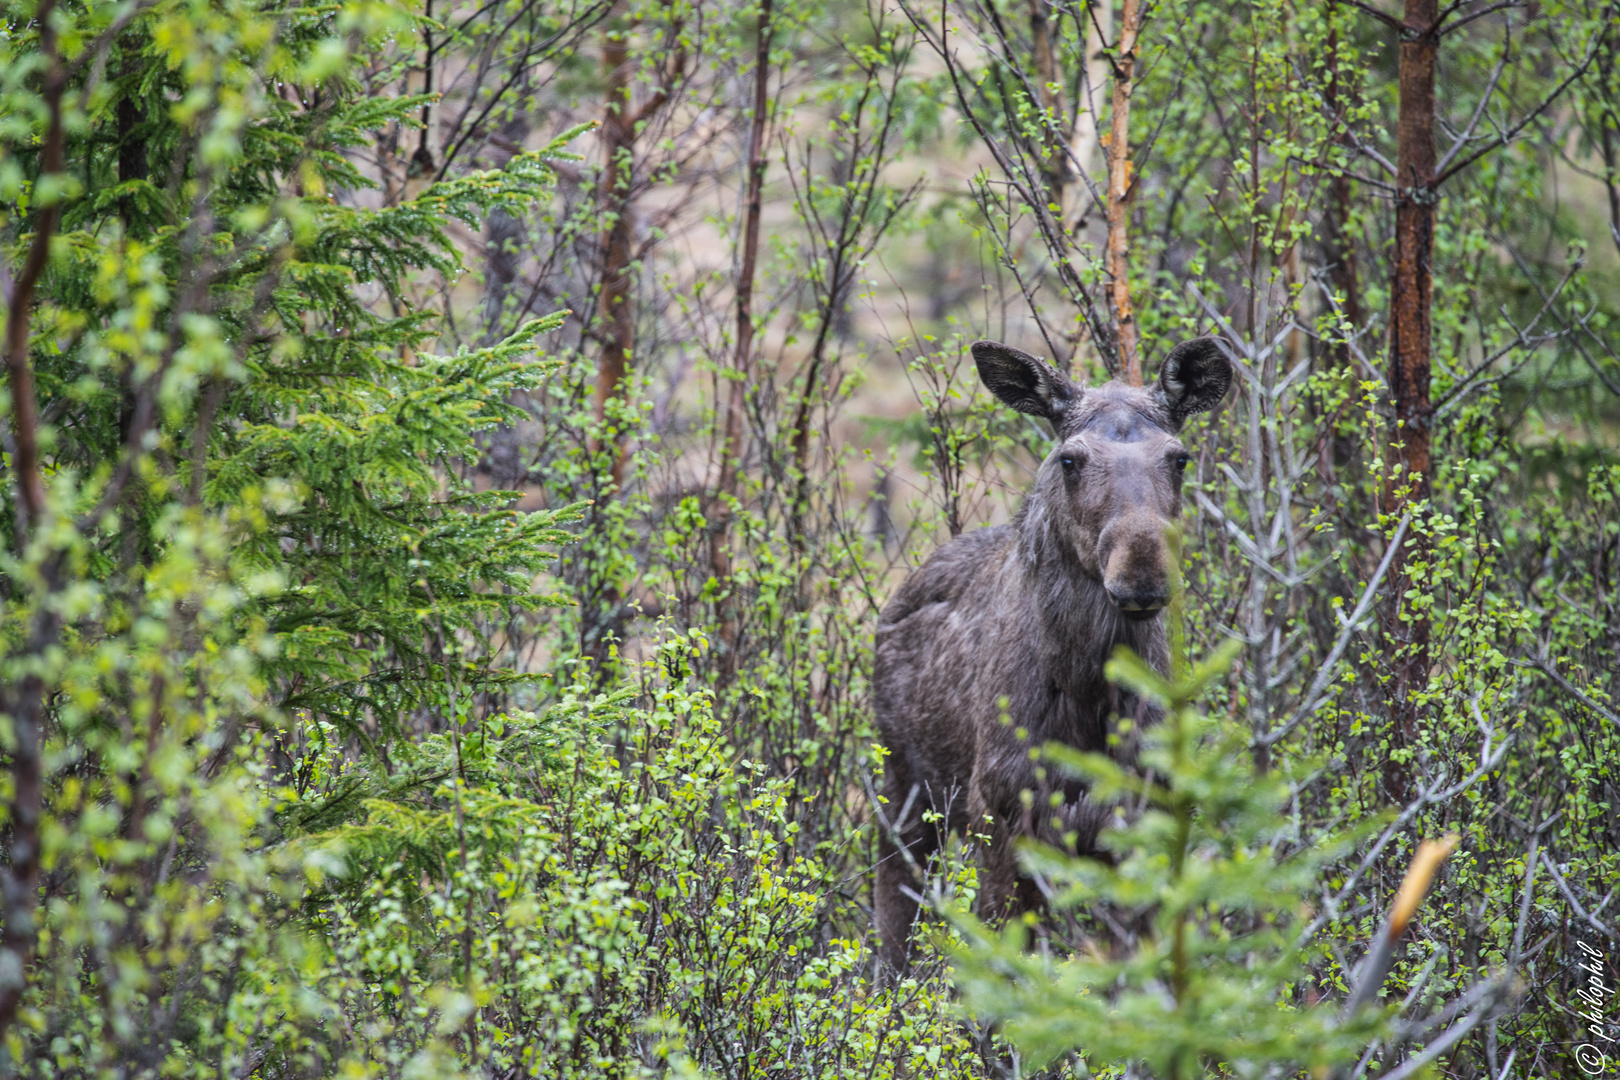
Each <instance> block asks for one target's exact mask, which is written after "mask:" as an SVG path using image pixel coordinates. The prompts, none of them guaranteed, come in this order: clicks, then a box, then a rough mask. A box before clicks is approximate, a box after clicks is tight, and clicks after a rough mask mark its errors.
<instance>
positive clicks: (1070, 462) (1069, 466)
mask: <svg viewBox="0 0 1620 1080" xmlns="http://www.w3.org/2000/svg"><path fill="white" fill-rule="evenodd" d="M1058 464H1060V465H1062V466H1063V471H1064V472H1066V473H1072V472H1074V458H1072V457H1070V456H1069V455H1068V454H1064V455H1063V456H1062V457H1060V458H1058Z"/></svg>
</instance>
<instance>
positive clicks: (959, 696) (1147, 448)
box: [873, 339, 1231, 970]
mask: <svg viewBox="0 0 1620 1080" xmlns="http://www.w3.org/2000/svg"><path fill="white" fill-rule="evenodd" d="M973 356H974V360H975V361H976V362H977V364H978V368H979V374H980V377H981V378H982V379H983V380H984V383H985V385H986V386H987V387H989V388H990V390H991V391H992V392H993V393H995V394H996V396H997V397H999V398H1001V400H1002V401H1004V402H1006V403H1007V404H1008V405H1011V406H1012V407H1013V408H1015V409H1018V410H1019V411H1021V412H1027V413H1032V414H1034V415H1037V416H1044V417H1046V418H1047V419H1048V420H1050V421H1051V422H1052V426H1053V428H1054V430H1055V432H1056V435H1057V438H1056V441H1055V445H1054V446H1053V449H1052V452H1051V453H1050V454H1049V455H1048V456H1047V458H1046V460H1045V461H1044V462H1043V463H1042V464H1041V467H1040V469H1039V472H1038V473H1037V475H1036V478H1035V483H1034V484H1033V486H1032V487H1031V489H1030V491H1029V493H1028V495H1027V496H1026V498H1025V500H1024V504H1023V506H1022V507H1021V508H1020V510H1019V512H1018V515H1017V517H1016V518H1015V519H1014V521H1013V522H1012V523H1011V524H1008V525H1002V526H998V527H996V528H990V529H982V530H979V531H977V532H971V533H966V534H964V535H962V536H960V537H958V538H956V539H955V540H953V541H952V542H951V543H949V544H947V545H945V546H944V547H943V548H940V549H939V550H938V551H936V552H935V553H934V555H933V557H932V558H930V559H929V560H928V562H927V563H926V564H925V565H924V566H923V567H922V569H920V570H918V571H917V572H916V573H914V574H912V575H911V577H910V578H909V579H907V581H906V582H905V584H904V585H902V586H901V587H900V590H899V591H898V592H897V593H896V594H895V596H894V598H893V599H892V600H890V601H889V604H888V606H887V607H885V608H884V610H883V614H882V616H881V617H880V619H879V621H878V630H877V657H876V665H875V671H874V676H873V680H874V703H875V711H876V713H877V722H878V728H879V730H880V731H881V733H882V736H883V741H884V743H885V745H886V746H887V747H888V749H889V758H888V763H887V771H886V780H885V796H886V798H887V800H888V802H887V805H886V806H885V808H884V810H885V815H884V816H885V817H886V818H887V819H888V821H889V822H890V824H891V826H892V827H893V828H894V829H895V830H896V831H897V832H898V833H899V835H900V837H901V839H902V843H903V844H904V847H905V849H906V850H905V852H902V851H901V850H900V847H899V846H898V845H897V844H896V843H895V842H894V838H893V837H892V836H891V835H889V833H888V831H887V830H884V832H883V836H882V839H881V841H880V848H881V860H880V862H879V863H878V868H877V881H876V887H875V890H874V898H873V899H874V907H875V910H876V918H877V929H878V933H879V935H880V936H881V937H882V939H883V955H884V958H885V961H886V963H887V965H888V966H889V968H890V969H891V970H900V969H902V968H903V967H904V966H905V963H906V956H907V944H906V943H907V940H908V938H909V936H910V931H911V926H912V923H913V921H914V920H915V918H916V914H917V901H916V899H915V898H914V896H912V895H907V894H908V892H914V890H915V889H916V888H917V886H918V878H917V877H916V869H914V868H920V867H922V866H923V865H924V864H925V863H926V862H927V860H928V857H929V856H930V855H931V854H933V853H934V851H936V850H937V849H938V847H939V845H940V842H941V841H942V839H943V835H944V830H945V829H947V828H948V829H950V830H954V831H958V832H960V831H962V830H963V829H965V828H966V827H967V826H968V825H969V823H970V822H971V823H973V824H974V828H975V831H979V830H980V829H981V828H983V827H984V825H983V823H984V821H985V819H986V817H987V816H988V818H989V824H988V831H989V833H990V842H989V844H988V845H987V847H986V849H985V851H984V865H983V872H982V877H981V881H980V887H981V893H980V897H981V899H980V912H981V914H982V915H984V916H985V917H987V918H992V919H995V918H1001V917H1005V916H1006V915H1009V914H1012V913H1014V912H1016V911H1018V910H1027V909H1028V907H1029V906H1030V905H1031V904H1032V903H1033V902H1034V899H1035V897H1034V895H1033V891H1032V889H1031V887H1030V883H1029V882H1028V881H1023V880H1020V879H1019V877H1018V874H1017V864H1016V859H1015V852H1014V841H1015V839H1016V838H1017V837H1018V836H1020V835H1026V836H1036V837H1039V838H1040V839H1043V840H1045V841H1047V842H1052V843H1061V842H1062V838H1064V837H1065V835H1066V834H1067V835H1072V837H1073V841H1072V842H1073V844H1074V846H1075V848H1076V849H1078V850H1079V851H1080V852H1082V853H1090V852H1093V851H1095V849H1096V839H1097V834H1098V832H1099V831H1100V829H1101V828H1102V825H1103V823H1104V820H1105V816H1106V814H1107V811H1106V810H1105V809H1104V808H1103V807H1101V806H1099V805H1097V804H1096V803H1094V802H1091V801H1089V800H1088V799H1087V798H1086V795H1085V791H1084V788H1083V786H1082V785H1080V784H1079V783H1078V782H1076V781H1073V780H1068V779H1061V778H1055V777H1048V778H1047V779H1046V780H1045V781H1040V780H1038V776H1037V771H1036V765H1035V763H1034V762H1033V761H1031V759H1030V750H1031V748H1032V747H1039V746H1042V745H1044V744H1045V743H1047V742H1059V743H1064V744H1066V745H1068V746H1072V747H1074V748H1076V749H1079V750H1083V751H1107V752H1110V753H1113V754H1114V755H1115V756H1116V757H1119V758H1120V759H1121V760H1130V759H1131V758H1132V757H1134V745H1135V740H1134V737H1132V733H1133V732H1134V731H1135V730H1136V729H1137V728H1138V727H1139V726H1140V725H1141V724H1142V723H1146V722H1148V721H1150V719H1151V717H1150V715H1149V713H1148V712H1147V710H1145V709H1144V708H1142V707H1141V706H1140V705H1139V704H1138V703H1136V702H1134V701H1132V700H1130V699H1129V698H1127V697H1124V696H1122V695H1121V694H1119V692H1118V691H1116V690H1115V689H1114V688H1113V687H1112V686H1110V684H1109V683H1108V681H1107V680H1106V679H1105V678H1104V677H1103V665H1104V664H1105V663H1106V662H1107V660H1108V658H1109V656H1110V655H1112V653H1113V652H1114V650H1115V648H1117V647H1118V646H1120V645H1125V646H1128V647H1129V648H1131V649H1133V650H1135V651H1136V652H1137V653H1138V654H1140V655H1141V656H1143V657H1144V658H1146V659H1147V660H1148V661H1149V662H1150V663H1152V664H1153V665H1154V666H1155V667H1158V668H1160V669H1161V670H1162V669H1163V668H1164V666H1165V663H1166V659H1167V653H1166V645H1165V634H1164V626H1163V620H1162V619H1161V618H1159V614H1158V613H1159V609H1161V608H1162V607H1163V606H1164V604H1165V603H1166V601H1167V600H1168V597H1169V577H1168V571H1167V566H1166V557H1167V556H1166V547H1165V531H1166V528H1167V526H1168V525H1169V524H1170V523H1171V522H1172V521H1173V520H1174V519H1175V518H1176V516H1177V515H1178V514H1179V513H1180V501H1181V467H1182V466H1183V465H1184V464H1185V462H1186V452H1185V450H1184V448H1183V447H1182V445H1181V441H1180V440H1179V439H1178V438H1177V437H1176V433H1177V432H1178V431H1179V430H1180V428H1181V425H1182V423H1183V421H1185V420H1186V418H1187V417H1188V416H1190V415H1191V414H1193V413H1195V412H1200V411H1203V410H1205V409H1208V408H1211V407H1212V406H1214V405H1216V404H1218V403H1219V402H1220V400H1221V398H1222V397H1224V396H1225V393H1226V389H1227V385H1228V384H1229V383H1230V381H1231V366H1230V364H1229V363H1228V361H1227V360H1226V358H1225V356H1224V355H1223V354H1222V353H1221V351H1220V348H1219V346H1217V345H1216V344H1215V343H1214V342H1213V341H1211V340H1209V339H1200V340H1198V341H1192V342H1187V343H1185V344H1183V345H1180V346H1178V347H1177V348H1176V349H1174V350H1172V352H1171V353H1170V355H1169V356H1168V357H1166V358H1165V362H1164V363H1163V364H1162V365H1160V373H1159V383H1158V385H1157V386H1156V387H1154V388H1152V389H1145V388H1141V387H1130V386H1126V385H1124V384H1123V383H1119V382H1110V383H1107V384H1105V385H1103V386H1099V387H1095V388H1092V389H1082V388H1081V387H1079V386H1077V385H1076V384H1075V383H1073V382H1072V381H1071V380H1069V379H1068V378H1067V377H1066V376H1064V375H1062V374H1061V373H1059V372H1058V371H1057V370H1055V369H1054V368H1052V367H1051V366H1050V365H1049V364H1047V363H1046V362H1045V361H1042V360H1038V359H1036V358H1035V357H1032V356H1029V355H1028V354H1026V353H1022V352H1019V351H1018V350H1016V349H1012V348H1009V347H1008V346H1005V345H1000V344H997V343H995V342H988V341H981V342H977V343H976V344H975V345H974V346H973ZM1065 462H1067V464H1065ZM1119 715H1127V716H1130V717H1131V718H1132V720H1133V723H1132V724H1130V725H1124V728H1122V729H1120V730H1119V732H1118V733H1119V734H1120V735H1121V738H1119V739H1116V740H1115V744H1114V745H1113V746H1110V745H1109V738H1108V735H1109V723H1110V718H1111V717H1114V716H1119ZM1003 717H1005V718H1006V721H1007V722H1003ZM1125 729H1128V730H1125ZM1026 791H1027V792H1030V793H1031V795H1032V797H1033V801H1032V802H1031V803H1030V804H1029V805H1030V806H1031V807H1033V808H1034V809H1026V807H1025V798H1027V797H1026V796H1024V794H1023V793H1024V792H1026ZM1054 795H1061V797H1062V805H1061V806H1060V807H1058V808H1057V809H1056V810H1055V811H1054V810H1052V809H1043V808H1049V807H1051V805H1052V804H1051V800H1052V798H1053V796H1054ZM925 809H933V810H936V811H938V812H939V813H940V814H941V815H943V816H944V819H945V820H944V821H942V822H940V823H938V824H930V823H928V822H925V821H923V820H922V811H924V810H925Z"/></svg>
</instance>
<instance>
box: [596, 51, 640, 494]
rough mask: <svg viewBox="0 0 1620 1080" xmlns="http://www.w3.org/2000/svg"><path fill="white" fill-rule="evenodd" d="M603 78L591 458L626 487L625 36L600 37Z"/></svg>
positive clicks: (631, 123) (629, 137)
mask: <svg viewBox="0 0 1620 1080" xmlns="http://www.w3.org/2000/svg"><path fill="white" fill-rule="evenodd" d="M602 73H603V75H604V76H605V77H606V79H607V93H606V107H605V108H604V110H603V116H602V149H603V155H604V156H603V168H602V181H601V188H600V195H599V199H598V205H599V206H600V207H601V212H602V220H603V222H604V224H605V226H606V231H605V232H604V233H603V235H602V289H601V293H600V299H599V301H598V308H597V318H598V332H599V333H600V335H601V341H602V359H601V365H600V367H599V368H598V370H597V374H596V399H595V416H596V427H597V434H596V441H595V445H593V447H592V451H593V453H603V452H605V453H607V454H608V485H609V490H610V491H617V490H618V489H619V487H620V486H621V485H622V484H623V482H624V464H625V460H624V459H625V454H624V433H623V432H621V431H619V429H618V427H617V423H618V421H617V419H616V418H614V417H613V416H612V415H611V413H612V410H611V408H610V407H609V402H611V401H614V400H615V399H617V398H619V397H620V396H621V395H622V394H623V391H624V383H625V379H626V378H627V376H628V375H629V371H630V361H631V357H632V356H633V355H634V353H635V345H636V320H635V307H634V306H633V305H632V303H631V267H630V262H631V260H630V252H631V246H630V245H631V239H632V231H633V225H634V223H635V221H634V216H635V208H634V205H633V203H632V202H631V199H630V186H631V181H632V174H633V172H634V166H635V141H636V133H635V118H634V117H633V116H632V115H631V112H630V74H631V71H630V62H629V56H628V51H627V46H626V41H625V35H624V33H622V32H615V31H614V30H613V29H611V28H610V29H608V30H606V31H604V33H603V35H602Z"/></svg>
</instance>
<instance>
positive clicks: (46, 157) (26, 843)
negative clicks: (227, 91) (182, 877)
mask: <svg viewBox="0 0 1620 1080" xmlns="http://www.w3.org/2000/svg"><path fill="white" fill-rule="evenodd" d="M55 6H56V5H55V0H41V3H40V5H39V9H38V11H37V13H36V16H35V18H36V23H37V25H38V26H39V28H40V33H39V51H40V54H41V56H43V57H44V59H45V62H46V66H45V77H44V86H43V94H42V96H43V98H44V101H45V108H46V112H47V114H48V116H49V121H48V125H47V128H46V132H45V138H44V140H43V144H42V145H41V147H40V180H44V179H45V178H46V177H48V176H51V175H53V174H61V173H62V172H64V171H65V165H64V163H63V142H64V131H63V127H62V93H63V90H64V88H65V86H66V83H67V75H66V73H65V72H64V70H63V67H62V61H61V58H60V57H59V56H58V55H57V48H56V31H55V29H54V28H53V23H52V20H51V16H52V14H53V12H52V9H53V8H54V7H55ZM38 190H39V187H38V186H36V188H35V191H36V193H37V192H38ZM60 217H61V203H60V202H59V201H52V202H50V203H49V204H48V205H45V206H43V207H41V208H40V209H39V210H38V213H37V217H36V218H35V222H34V235H33V238H32V239H31V240H30V241H29V245H28V254H27V256H26V257H25V258H24V259H23V264H22V266H21V267H20V268H19V269H18V271H17V274H16V277H15V279H14V282H13V284H12V288H11V295H10V296H9V297H7V311H6V342H5V351H6V359H5V362H6V375H7V381H8V382H9V384H10V387H9V389H10V391H11V415H10V417H9V420H10V424H11V437H12V444H13V447H14V450H13V452H12V462H11V465H12V471H13V473H14V474H15V476H16V478H17V502H18V504H19V505H20V507H21V508H22V515H21V518H22V520H21V522H20V523H19V524H20V525H21V526H22V527H21V528H20V529H19V530H18V535H17V551H18V554H19V555H22V554H24V553H26V552H27V551H28V548H29V546H30V543H29V541H30V539H31V538H33V537H37V536H39V535H40V533H41V532H42V531H44V529H45V526H46V520H45V519H46V516H47V515H48V514H49V507H48V505H47V503H46V493H45V480H44V472H43V469H42V467H41V464H40V458H39V403H38V401H37V399H36V397H35V389H34V369H33V366H32V363H31V360H30V357H29V352H28V332H29V325H30V317H31V315H32V312H33V305H34V288H35V286H36V285H38V283H39V279H40V276H41V275H42V274H44V272H45V266H46V263H47V262H49V260H50V250H51V236H52V234H53V233H54V232H55V231H56V224H57V221H58V220H59V219H60ZM40 578H41V581H40V584H39V585H38V586H36V588H38V589H40V590H41V592H42V593H43V595H37V596H36V598H35V600H34V603H33V608H34V611H33V616H32V618H31V619H30V620H29V630H28V640H27V642H26V644H25V645H24V656H26V657H27V658H28V659H29V660H31V661H32V663H30V664H28V665H27V674H25V675H24V676H23V677H22V678H21V679H19V680H17V683H16V684H15V685H13V686H3V685H0V711H3V712H4V713H5V714H6V715H7V716H8V717H9V718H10V720H11V731H12V747H11V753H10V757H11V806H10V808H9V809H10V814H9V821H8V824H9V826H10V832H11V837H10V840H11V844H10V848H9V850H8V851H7V852H6V861H5V864H4V865H3V866H0V919H3V921H4V924H3V926H0V1039H3V1038H4V1037H5V1035H6V1033H7V1031H9V1030H10V1028H11V1025H12V1024H13V1023H15V1022H16V1019H17V1008H18V1006H19V1005H20V1004H21V1003H22V996H23V991H24V990H25V989H26V988H27V985H28V968H29V965H31V964H32V963H33V960H34V949H35V946H36V944H37V936H38V931H37V929H36V927H35V925H34V914H35V911H36V909H37V908H38V906H39V871H40V838H39V820H40V811H41V809H42V808H43V806H44V753H43V744H44V741H45V735H44V727H45V701H46V696H47V692H48V689H49V688H48V687H47V686H46V683H45V676H44V672H43V668H44V666H45V662H46V655H47V654H48V653H49V652H50V651H51V650H52V649H54V648H55V647H56V643H57V640H58V638H59V636H60V633H61V618H60V616H59V615H58V614H57V612H56V605H55V604H53V603H51V602H50V596H51V594H52V593H55V592H56V591H57V590H58V589H59V588H60V586H61V579H62V553H61V551H60V550H57V551H53V552H51V553H49V554H47V555H46V556H45V559H44V562H43V563H42V565H41V566H40ZM19 585H21V583H19Z"/></svg>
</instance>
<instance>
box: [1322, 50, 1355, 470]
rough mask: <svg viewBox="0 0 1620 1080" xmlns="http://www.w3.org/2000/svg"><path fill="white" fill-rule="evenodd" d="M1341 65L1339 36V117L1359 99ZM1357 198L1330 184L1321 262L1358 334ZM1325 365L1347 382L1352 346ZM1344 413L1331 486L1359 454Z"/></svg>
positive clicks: (1331, 103) (1332, 94)
mask: <svg viewBox="0 0 1620 1080" xmlns="http://www.w3.org/2000/svg"><path fill="white" fill-rule="evenodd" d="M1339 60H1340V57H1339V38H1338V32H1337V31H1336V30H1335V31H1331V32H1330V33H1329V35H1328V64H1329V65H1330V67H1329V74H1328V87H1327V105H1328V111H1329V112H1330V113H1332V114H1333V115H1334V116H1336V117H1342V116H1344V115H1346V114H1347V113H1348V112H1349V111H1350V108H1351V106H1352V105H1353V104H1354V102H1355V97H1356V95H1355V93H1354V92H1353V90H1352V89H1351V88H1350V87H1348V86H1346V85H1345V82H1346V80H1345V77H1344V74H1343V72H1342V70H1341V68H1340V66H1339ZM1336 141H1337V143H1338V144H1339V146H1340V147H1343V148H1345V149H1346V151H1348V149H1349V148H1350V147H1351V145H1352V144H1351V139H1350V131H1349V127H1348V124H1346V126H1345V128H1344V130H1342V131H1341V132H1340V133H1339V136H1338V138H1337V140H1336ZM1354 194H1355V193H1354V190H1353V189H1352V187H1351V180H1350V177H1349V176H1347V175H1345V174H1344V173H1343V172H1338V173H1336V174H1335V175H1334V176H1333V177H1332V178H1331V179H1330V180H1329V181H1328V191H1327V207H1326V211H1325V213H1324V214H1323V217H1322V234H1323V235H1322V259H1323V262H1325V263H1326V264H1327V278H1328V285H1329V287H1331V288H1332V290H1333V292H1334V294H1335V295H1336V296H1337V297H1338V298H1339V313H1340V314H1341V315H1342V316H1343V318H1344V320H1345V321H1346V322H1347V323H1349V324H1350V326H1351V327H1354V328H1356V329H1360V327H1361V326H1362V325H1363V313H1362V310H1361V281H1360V277H1359V274H1358V268H1357V265H1356V239H1355V237H1354V236H1353V235H1351V232H1350V221H1351V208H1352V206H1353V205H1354V203H1353V199H1354ZM1327 361H1328V367H1329V369H1330V370H1332V371H1336V372H1338V373H1339V374H1340V375H1341V376H1346V377H1348V373H1349V371H1350V369H1351V366H1352V359H1351V356H1350V346H1349V345H1348V344H1346V343H1343V342H1340V343H1335V344H1332V345H1329V346H1328V352H1327ZM1343 409H1344V406H1341V407H1340V409H1339V410H1338V411H1336V412H1335V413H1334V414H1333V415H1332V416H1330V417H1326V418H1325V421H1326V423H1327V425H1328V427H1329V431H1328V435H1327V438H1326V439H1325V440H1324V441H1323V448H1322V455H1321V457H1322V462H1321V464H1322V470H1323V475H1325V476H1327V477H1328V478H1329V479H1330V481H1331V480H1335V479H1336V478H1337V475H1338V470H1339V469H1342V468H1344V467H1345V466H1347V465H1348V464H1349V463H1350V461H1351V460H1352V457H1353V455H1354V452H1355V447H1354V445H1353V443H1352V441H1351V439H1350V438H1349V436H1347V435H1341V434H1339V432H1338V426H1339V418H1340V416H1341V415H1342V413H1343Z"/></svg>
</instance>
